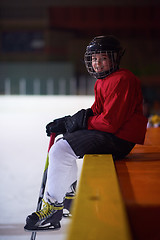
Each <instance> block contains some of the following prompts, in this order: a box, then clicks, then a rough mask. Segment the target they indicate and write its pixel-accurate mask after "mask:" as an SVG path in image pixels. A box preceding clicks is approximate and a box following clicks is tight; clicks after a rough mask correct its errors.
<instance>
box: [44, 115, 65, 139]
mask: <svg viewBox="0 0 160 240" xmlns="http://www.w3.org/2000/svg"><path fill="white" fill-rule="evenodd" d="M53 132H54V133H58V134H61V133H65V132H66V128H65V117H63V118H58V119H55V120H54V121H53V122H50V123H48V124H47V126H46V133H47V136H50V135H51V133H53Z"/></svg>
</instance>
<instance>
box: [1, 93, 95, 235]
mask: <svg viewBox="0 0 160 240" xmlns="http://www.w3.org/2000/svg"><path fill="white" fill-rule="evenodd" d="M93 101H94V97H93V96H0V213H1V214H0V240H10V239H13V240H14V239H16V240H25V239H30V233H26V232H24V231H23V226H24V224H25V219H26V216H27V215H29V214H30V213H32V212H33V211H35V209H36V204H37V198H38V195H39V189H40V185H41V180H42V173H43V169H44V165H45V160H46V154H47V148H48V143H49V138H48V137H47V136H46V133H45V126H46V124H47V123H49V122H51V121H52V120H53V119H55V118H59V117H63V116H65V115H72V114H74V113H75V112H77V111H78V110H80V109H82V108H89V107H91V105H92V103H93ZM81 164H82V160H80V161H79V169H81ZM79 173H80V171H79ZM70 221H71V220H70V219H63V220H62V224H61V225H62V228H61V230H59V231H55V232H52V233H51V232H49V233H38V235H37V237H36V239H37V240H38V239H39V240H41V239H46V240H49V239H53V240H54V239H55V240H63V239H65V236H66V231H67V227H68V225H69V222H70Z"/></svg>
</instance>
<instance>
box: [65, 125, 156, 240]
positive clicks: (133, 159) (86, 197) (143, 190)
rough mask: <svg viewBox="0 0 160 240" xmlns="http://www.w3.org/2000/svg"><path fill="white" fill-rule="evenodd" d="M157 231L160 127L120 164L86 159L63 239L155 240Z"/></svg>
mask: <svg viewBox="0 0 160 240" xmlns="http://www.w3.org/2000/svg"><path fill="white" fill-rule="evenodd" d="M121 194H122V195H121ZM159 226H160V128H156V129H154V128H152V129H148V131H147V134H146V138H145V144H144V145H143V146H142V145H136V147H135V148H134V149H133V150H132V152H131V153H130V154H129V155H128V157H127V158H125V159H123V160H120V161H115V162H113V159H112V156H111V155H86V156H85V158H84V164H83V168H82V174H81V179H80V184H79V188H78V194H77V198H76V201H75V204H74V206H73V218H72V222H71V226H70V229H69V233H68V238H67V240H103V239H104V240H119V239H122V240H126V239H127V240H129V239H134V240H144V239H145V240H159V239H160V228H159Z"/></svg>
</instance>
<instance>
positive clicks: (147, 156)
mask: <svg viewBox="0 0 160 240" xmlns="http://www.w3.org/2000/svg"><path fill="white" fill-rule="evenodd" d="M115 167H116V172H117V177H118V180H119V185H120V189H121V192H122V196H123V201H124V204H125V207H126V211H127V215H128V219H129V223H130V227H131V231H132V236H133V239H136V240H143V239H145V240H159V239H160V128H150V129H148V130H147V133H146V138H145V143H144V145H136V146H135V148H134V149H133V150H132V152H131V153H130V154H129V156H128V158H126V159H123V160H122V161H115Z"/></svg>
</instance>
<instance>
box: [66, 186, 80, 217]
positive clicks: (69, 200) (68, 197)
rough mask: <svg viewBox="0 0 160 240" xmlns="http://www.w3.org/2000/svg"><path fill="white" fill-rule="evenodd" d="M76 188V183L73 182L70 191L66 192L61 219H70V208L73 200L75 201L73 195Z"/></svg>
mask: <svg viewBox="0 0 160 240" xmlns="http://www.w3.org/2000/svg"><path fill="white" fill-rule="evenodd" d="M76 186H77V181H75V182H74V183H73V184H72V185H71V190H72V191H71V192H68V193H67V194H66V196H65V200H64V209H63V217H71V216H72V213H71V207H72V204H73V200H74V199H75V195H76Z"/></svg>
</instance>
